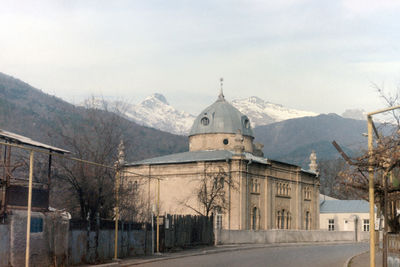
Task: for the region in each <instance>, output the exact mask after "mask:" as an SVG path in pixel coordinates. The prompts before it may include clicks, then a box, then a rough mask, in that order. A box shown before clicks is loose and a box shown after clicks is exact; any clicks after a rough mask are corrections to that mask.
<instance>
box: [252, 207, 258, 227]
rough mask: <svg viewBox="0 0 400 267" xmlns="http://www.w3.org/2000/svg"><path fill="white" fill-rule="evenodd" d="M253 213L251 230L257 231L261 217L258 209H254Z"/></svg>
mask: <svg viewBox="0 0 400 267" xmlns="http://www.w3.org/2000/svg"><path fill="white" fill-rule="evenodd" d="M252 213H253V214H252V218H251V229H252V230H257V229H258V216H259V214H258V213H259V212H258V209H257V208H256V207H254V208H253V212H252Z"/></svg>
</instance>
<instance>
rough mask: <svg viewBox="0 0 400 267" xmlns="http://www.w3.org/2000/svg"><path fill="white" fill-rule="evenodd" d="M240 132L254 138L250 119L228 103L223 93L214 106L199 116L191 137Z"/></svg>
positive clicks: (190, 134)
mask: <svg viewBox="0 0 400 267" xmlns="http://www.w3.org/2000/svg"><path fill="white" fill-rule="evenodd" d="M238 130H240V132H241V133H242V134H243V135H247V136H252V137H254V135H253V131H252V129H251V126H250V120H249V118H248V117H247V116H246V115H243V114H242V113H241V112H240V111H239V110H238V109H236V108H235V107H234V106H232V105H231V104H230V103H229V102H227V101H226V100H225V98H224V96H223V94H222V93H221V94H220V95H219V97H218V100H217V101H216V102H215V103H214V104H212V105H211V106H209V107H207V108H206V109H204V110H203V111H202V112H201V113H200V115H199V116H197V118H196V120H195V121H194V123H193V126H192V129H191V130H190V133H189V136H192V135H197V134H209V133H232V134H235V133H237V132H238Z"/></svg>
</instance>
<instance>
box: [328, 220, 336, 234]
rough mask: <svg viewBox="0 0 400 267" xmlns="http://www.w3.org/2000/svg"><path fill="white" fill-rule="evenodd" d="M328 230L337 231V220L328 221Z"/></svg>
mask: <svg viewBox="0 0 400 267" xmlns="http://www.w3.org/2000/svg"><path fill="white" fill-rule="evenodd" d="M328 230H329V231H335V220H334V219H329V221H328Z"/></svg>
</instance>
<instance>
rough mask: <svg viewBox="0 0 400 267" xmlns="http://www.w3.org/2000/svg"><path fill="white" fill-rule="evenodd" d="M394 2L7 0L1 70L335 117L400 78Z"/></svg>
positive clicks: (191, 108) (2, 10)
mask: <svg viewBox="0 0 400 267" xmlns="http://www.w3.org/2000/svg"><path fill="white" fill-rule="evenodd" d="M399 15H400V1H398V0H379V1H378V0H348V1H345V0H343V1H340V0H337V1H321V0H310V1H308V0H279V1H268V0H265V1H261V0H260V1H257V0H246V1H245V0H243V1H241V0H237V1H234V0H230V1H218V0H213V1H208V0H205V1H204V0H202V1H183V0H182V1H174V0H167V1H166V0H160V1H151V0H143V1H132V0H131V1H109V0H108V1H100V0H93V1H90V0H81V1H74V0H65V1H57V0H49V1H39V0H35V1H32V0H29V1H15V0H10V1H8V0H5V1H4V0H3V1H2V2H1V5H0V72H3V73H5V74H9V75H12V76H14V77H16V78H19V79H21V80H23V81H25V82H28V83H29V84H31V85H32V86H34V87H37V88H39V89H42V90H43V91H45V92H47V93H50V94H54V95H56V96H59V97H62V98H64V99H66V100H68V101H74V102H80V101H81V100H82V99H83V98H86V97H88V96H90V95H103V96H105V97H108V96H113V97H115V98H117V99H123V100H126V101H131V102H133V103H138V102H140V101H141V100H143V99H144V97H146V96H148V95H149V94H152V93H155V92H159V93H162V94H164V95H165V96H166V98H167V99H168V101H169V102H170V103H171V104H172V105H174V106H176V107H177V108H180V109H183V110H186V111H188V112H191V113H194V114H196V113H198V112H200V110H201V109H202V108H204V107H205V106H207V105H209V104H211V103H212V102H213V101H214V100H215V99H216V96H217V94H218V88H219V78H220V77H224V80H225V82H224V92H225V96H226V98H227V99H228V100H232V99H234V98H242V97H249V96H252V95H256V96H259V97H261V98H263V99H264V100H267V101H270V102H273V103H279V104H283V105H285V106H287V107H291V108H297V109H303V110H309V111H314V112H320V113H329V112H336V113H339V114H341V113H342V112H343V111H344V110H345V109H347V108H363V109H365V110H366V111H372V110H375V109H378V108H381V107H382V106H383V102H382V101H381V100H380V99H379V97H378V96H377V93H376V92H375V90H374V88H373V87H372V83H376V84H378V85H380V86H385V88H386V89H387V90H388V91H394V90H395V89H396V88H397V86H398V84H399V82H400V16H399Z"/></svg>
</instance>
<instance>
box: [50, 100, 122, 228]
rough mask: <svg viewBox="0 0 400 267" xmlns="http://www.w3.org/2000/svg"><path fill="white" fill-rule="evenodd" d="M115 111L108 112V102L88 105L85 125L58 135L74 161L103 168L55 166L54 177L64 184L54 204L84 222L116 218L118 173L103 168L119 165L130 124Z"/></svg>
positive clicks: (73, 164)
mask: <svg viewBox="0 0 400 267" xmlns="http://www.w3.org/2000/svg"><path fill="white" fill-rule="evenodd" d="M112 111H113V112H108V106H107V104H106V102H105V101H101V100H96V101H93V100H92V101H89V102H87V106H86V112H85V113H84V114H85V115H84V118H83V121H84V122H85V123H84V124H82V123H80V124H74V125H72V126H68V127H63V128H62V129H61V130H60V133H59V134H60V135H61V137H62V140H63V142H64V145H65V147H66V148H68V149H70V150H71V151H72V153H73V156H74V157H76V158H78V159H82V160H88V161H92V162H96V163H98V164H100V165H102V166H94V165H90V164H87V163H85V162H79V161H71V160H69V159H65V160H58V161H56V162H55V163H56V164H55V165H56V171H55V174H56V177H58V178H59V180H58V181H59V182H60V181H61V183H58V187H57V188H56V190H57V189H58V190H59V192H58V193H59V194H58V195H56V198H55V200H56V201H57V200H58V203H59V204H60V200H61V201H62V203H61V205H63V206H64V207H65V208H67V209H68V210H70V211H71V212H72V214H73V216H75V217H80V218H81V219H83V220H85V219H88V218H89V219H90V220H92V221H94V220H95V219H96V217H97V216H100V217H101V218H112V217H113V207H114V206H115V202H114V185H115V170H114V169H112V168H107V167H104V166H110V167H111V166H114V163H115V162H116V161H117V149H118V145H119V142H120V141H121V140H123V139H124V132H125V130H126V127H127V124H126V123H124V122H125V121H124V119H123V118H122V117H121V116H120V114H118V112H116V108H115V107H113V110H112ZM80 114H81V113H80ZM80 121H82V120H80ZM126 143H127V142H125V144H126ZM53 195H54V194H53ZM121 198H123V194H121ZM53 199H54V198H53Z"/></svg>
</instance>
